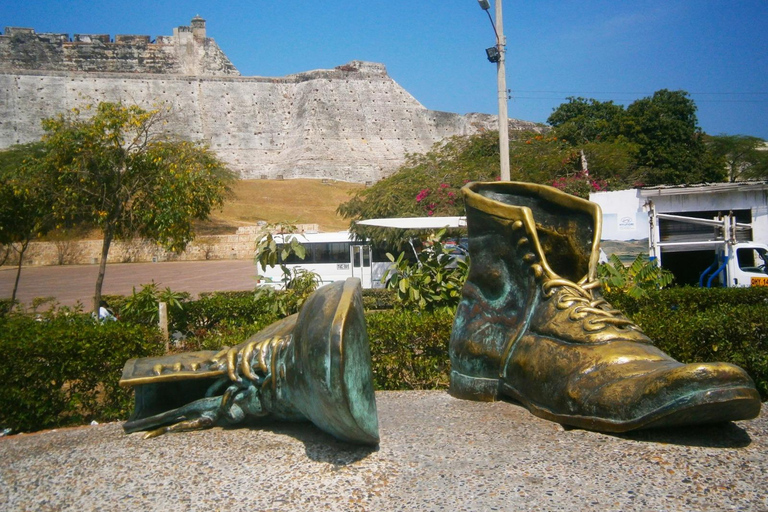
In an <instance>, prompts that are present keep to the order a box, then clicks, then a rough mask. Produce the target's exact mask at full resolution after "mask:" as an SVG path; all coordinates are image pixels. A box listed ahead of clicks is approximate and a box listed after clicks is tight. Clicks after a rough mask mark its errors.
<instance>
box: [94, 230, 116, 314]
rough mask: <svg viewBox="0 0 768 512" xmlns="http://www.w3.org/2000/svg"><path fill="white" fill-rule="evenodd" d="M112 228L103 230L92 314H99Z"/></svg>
mask: <svg viewBox="0 0 768 512" xmlns="http://www.w3.org/2000/svg"><path fill="white" fill-rule="evenodd" d="M112 237H113V234H112V228H111V226H108V227H106V228H105V229H104V241H103V242H102V244H101V260H100V261H99V275H98V277H96V291H95V293H94V294H93V312H94V313H96V314H97V315H98V314H99V306H100V305H101V287H102V285H103V284H104V274H106V273H107V257H108V256H109V246H110V245H112Z"/></svg>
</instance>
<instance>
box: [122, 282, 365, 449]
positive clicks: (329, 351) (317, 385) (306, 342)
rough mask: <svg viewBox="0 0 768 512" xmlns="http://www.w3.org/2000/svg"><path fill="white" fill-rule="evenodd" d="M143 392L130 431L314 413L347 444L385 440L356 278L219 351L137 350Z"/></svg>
mask: <svg viewBox="0 0 768 512" xmlns="http://www.w3.org/2000/svg"><path fill="white" fill-rule="evenodd" d="M120 384H121V385H123V386H130V387H133V388H134V389H135V391H136V408H135V411H134V413H133V415H132V416H131V418H130V419H129V420H128V421H127V422H126V423H125V425H124V429H125V431H126V432H128V433H130V432H136V431H142V430H149V431H150V432H149V433H148V434H147V436H148V437H154V436H156V435H161V434H164V433H166V432H173V431H184V430H194V429H200V428H208V427H211V426H213V425H216V424H236V423H239V422H240V421H242V420H243V419H245V418H246V417H248V416H251V417H260V416H270V417H273V418H276V419H282V420H291V421H301V420H309V421H312V422H313V423H314V424H315V425H317V426H318V427H319V428H321V429H322V430H324V431H326V432H328V433H329V434H331V435H333V436H334V437H336V438H338V439H341V440H343V441H347V442H350V443H359V444H370V445H375V444H377V443H378V442H379V432H378V428H379V427H378V416H377V412H376V401H375V396H374V390H373V375H372V372H371V355H370V348H369V344H368V334H367V331H366V325H365V316H364V312H363V304H362V294H361V290H360V281H359V280H358V279H354V278H351V279H347V280H346V281H345V282H337V283H332V284H329V285H326V286H323V287H322V288H320V289H318V290H317V291H316V292H314V293H313V294H312V295H311V296H310V297H309V298H308V299H307V301H306V302H305V304H304V306H303V308H302V310H301V312H300V313H299V314H298V315H292V316H290V317H287V318H285V319H283V320H281V321H279V322H276V323H274V324H272V325H270V326H269V327H267V328H266V329H263V330H262V331H260V332H258V333H257V334H255V335H254V336H252V337H251V338H249V339H248V340H247V341H245V342H244V343H242V344H240V345H238V346H236V347H232V348H227V349H224V350H222V351H220V352H215V351H200V352H190V353H185V354H176V355H169V356H163V357H153V358H142V359H131V360H130V361H128V362H127V363H126V365H125V368H124V369H123V377H122V379H121V381H120Z"/></svg>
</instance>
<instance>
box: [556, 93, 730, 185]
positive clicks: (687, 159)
mask: <svg viewBox="0 0 768 512" xmlns="http://www.w3.org/2000/svg"><path fill="white" fill-rule="evenodd" d="M548 122H549V123H550V124H552V126H553V128H554V129H553V132H554V135H556V136H557V137H560V138H565V139H566V140H568V141H569V142H570V143H571V144H572V145H573V147H574V149H577V150H584V151H585V154H587V159H588V160H590V161H594V158H590V155H589V152H592V153H594V152H595V151H596V150H597V153H598V154H599V153H607V154H611V153H612V154H614V155H623V156H622V157H621V160H620V161H621V162H623V163H622V164H621V165H620V166H619V167H620V168H619V169H617V171H618V174H619V176H620V179H619V181H624V182H625V183H627V184H632V185H662V184H665V185H677V184H683V183H702V182H712V181H721V180H722V179H723V178H724V175H723V171H722V167H721V166H720V165H719V164H718V161H717V159H716V158H715V157H714V156H713V155H712V154H711V153H710V152H709V151H708V148H707V147H706V145H705V144H704V134H703V132H702V131H701V129H700V128H699V127H698V125H697V123H698V121H697V118H696V105H695V103H694V102H693V100H691V99H690V97H689V95H688V93H687V92H685V91H669V90H667V89H662V90H659V91H656V92H655V93H654V94H653V96H651V97H647V98H641V99H639V100H637V101H635V102H633V103H632V104H630V105H629V106H628V107H627V108H626V110H625V109H624V108H623V107H621V106H619V105H614V104H613V103H612V102H600V101H597V100H593V99H590V100H587V99H584V98H569V101H568V103H563V104H562V105H560V106H559V107H558V108H556V109H555V110H554V112H553V113H552V115H551V116H550V117H549V119H548ZM603 144H608V145H609V146H607V147H605V146H603ZM587 145H589V146H591V148H590V150H589V151H587V148H586V146H587ZM628 158H629V159H631V161H628V160H627V159H628ZM592 167H593V166H592V165H591V164H590V171H593V168H592ZM594 170H595V171H596V169H594ZM600 174H601V175H600V178H602V179H605V180H610V177H609V176H606V175H605V174H604V173H602V172H601V173H600Z"/></svg>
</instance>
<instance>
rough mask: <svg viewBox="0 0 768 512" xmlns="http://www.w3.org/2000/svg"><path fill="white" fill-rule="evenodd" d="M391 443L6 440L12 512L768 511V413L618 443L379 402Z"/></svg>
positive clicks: (97, 437) (273, 427)
mask: <svg viewBox="0 0 768 512" xmlns="http://www.w3.org/2000/svg"><path fill="white" fill-rule="evenodd" d="M376 397H377V403H378V409H379V421H380V433H381V444H380V446H379V447H378V449H370V448H363V447H355V446H351V445H346V444H344V443H341V442H338V441H336V440H334V439H333V438H331V437H329V436H328V435H326V434H324V433H323V432H321V431H319V430H318V429H316V428H315V427H314V426H312V425H310V424H286V423H272V424H269V423H268V424H264V425H259V426H254V425H251V426H248V427H243V428H233V429H223V428H214V429H211V430H206V431H199V432H187V433H179V434H170V435H165V436H161V437H159V438H156V439H151V440H143V439H142V438H141V434H131V435H126V434H123V432H122V429H121V427H120V425H119V424H117V423H110V424H105V425H98V426H89V427H81V428H75V429H64V430H59V431H48V432H44V433H37V434H26V435H24V434H22V435H16V436H11V437H6V438H0V460H2V465H0V506H1V507H2V509H3V510H9V511H16V510H35V511H48V510H77V511H79V512H80V511H86V510H133V511H143V510H169V511H175V510H179V511H181V510H206V511H207V510H211V511H213V510H227V511H230V510H231V511H239V510H288V511H293V510H296V511H299V510H301V511H304V510H330V511H392V510H418V511H438V510H447V511H451V512H454V511H487V510H509V511H513V510H514V511H518V510H537V511H541V510H558V511H584V510H600V511H613V510H615V511H635V510H637V511H645V510H665V511H668V510H680V511H688V510H704V511H706V510H747V511H751V510H754V511H764V510H768V494H766V492H767V491H766V476H768V413H767V412H766V410H765V408H763V411H762V413H761V415H760V417H759V418H758V419H755V420H752V421H744V422H739V423H728V424H724V425H714V426H705V427H694V428H684V429H677V430H657V431H640V432H637V433H634V434H629V435H607V434H601V433H596V432H589V431H585V430H579V429H568V430H566V429H564V428H563V427H562V426H560V425H558V424H555V423H551V422H548V421H544V420H541V419H538V418H536V417H534V416H532V415H531V414H530V413H528V412H527V411H526V410H525V409H523V408H522V407H519V406H517V405H515V404H512V403H508V402H494V403H483V402H470V401H465V400H457V399H454V398H452V397H450V396H449V395H448V394H447V393H446V392H444V391H407V392H393V391H390V392H378V393H377V394H376Z"/></svg>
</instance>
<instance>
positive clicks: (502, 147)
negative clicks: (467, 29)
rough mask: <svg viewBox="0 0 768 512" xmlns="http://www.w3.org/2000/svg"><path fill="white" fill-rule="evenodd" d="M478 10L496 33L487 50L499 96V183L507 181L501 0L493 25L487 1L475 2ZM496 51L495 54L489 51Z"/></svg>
mask: <svg viewBox="0 0 768 512" xmlns="http://www.w3.org/2000/svg"><path fill="white" fill-rule="evenodd" d="M477 1H478V3H479V4H480V8H481V9H482V10H484V11H485V12H486V13H487V14H488V18H489V19H490V20H491V25H493V30H494V32H495V33H496V47H495V48H488V49H487V50H486V53H487V54H488V60H490V61H491V62H495V63H496V82H497V89H498V95H499V154H500V157H501V158H500V162H499V163H500V167H501V173H500V176H501V181H509V179H510V177H509V114H508V113H507V72H506V67H505V65H504V62H505V60H506V45H507V41H506V39H505V38H504V17H503V13H502V5H501V0H496V23H495V24H494V23H493V18H491V13H490V12H489V9H490V8H491V4H490V2H489V0H477ZM494 49H495V50H496V51H495V52H493V51H491V50H494Z"/></svg>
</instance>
